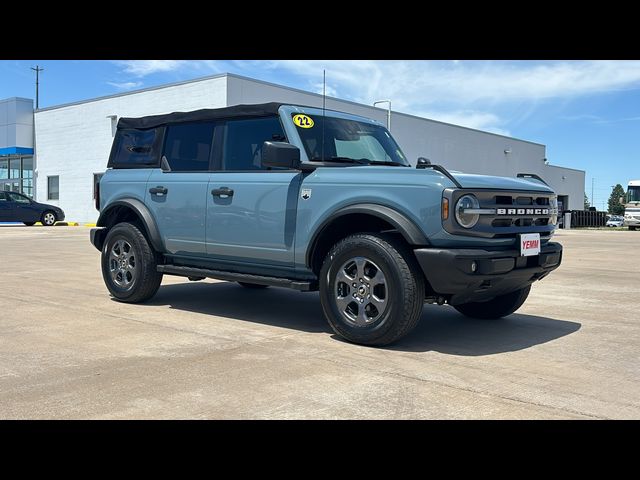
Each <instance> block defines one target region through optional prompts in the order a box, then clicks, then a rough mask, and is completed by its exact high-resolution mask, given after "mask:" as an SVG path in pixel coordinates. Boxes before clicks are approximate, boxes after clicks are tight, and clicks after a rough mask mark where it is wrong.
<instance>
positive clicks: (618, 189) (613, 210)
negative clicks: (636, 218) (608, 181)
mask: <svg viewBox="0 0 640 480" xmlns="http://www.w3.org/2000/svg"><path fill="white" fill-rule="evenodd" d="M623 196H624V188H622V185H620V184H619V183H618V184H617V185H616V186H615V187H613V190H612V191H611V195H610V196H609V213H610V214H612V215H623V214H624V205H622V204H621V203H620V197H623Z"/></svg>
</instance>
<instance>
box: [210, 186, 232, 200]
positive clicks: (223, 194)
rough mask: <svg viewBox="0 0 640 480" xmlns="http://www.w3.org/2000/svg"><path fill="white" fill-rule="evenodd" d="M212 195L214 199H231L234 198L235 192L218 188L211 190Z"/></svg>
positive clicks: (226, 188)
mask: <svg viewBox="0 0 640 480" xmlns="http://www.w3.org/2000/svg"><path fill="white" fill-rule="evenodd" d="M211 195H213V196H214V197H220V198H229V197H233V190H231V189H230V188H229V187H222V188H216V189H213V190H211Z"/></svg>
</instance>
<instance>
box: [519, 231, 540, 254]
mask: <svg viewBox="0 0 640 480" xmlns="http://www.w3.org/2000/svg"><path fill="white" fill-rule="evenodd" d="M518 239H519V241H520V256H521V257H531V256H534V255H540V234H539V233H521V234H520V235H519V238H518Z"/></svg>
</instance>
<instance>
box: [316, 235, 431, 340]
mask: <svg viewBox="0 0 640 480" xmlns="http://www.w3.org/2000/svg"><path fill="white" fill-rule="evenodd" d="M424 290H425V287H424V277H423V275H422V272H421V271H420V268H419V266H418V265H417V263H416V261H415V258H413V253H412V252H411V251H410V250H409V249H408V248H407V247H406V246H405V245H404V244H403V243H402V241H400V240H399V239H397V238H396V237H394V236H393V235H384V234H357V235H351V236H349V237H347V238H345V239H344V240H342V241H340V242H339V243H337V244H336V245H335V246H334V247H333V248H332V249H331V251H330V252H329V254H328V255H327V257H326V259H325V261H324V264H323V266H322V269H321V271H320V300H321V303H322V310H323V312H324V316H325V318H326V319H327V321H328V322H329V325H330V326H331V328H333V330H334V331H335V332H336V333H337V334H338V335H340V336H342V337H344V338H345V339H346V340H348V341H350V342H353V343H359V344H363V345H377V346H381V345H387V344H389V343H392V342H394V341H396V340H398V339H400V338H401V337H403V336H405V335H406V334H407V333H409V332H410V331H411V330H412V329H413V328H414V327H415V326H416V324H417V323H418V320H419V319H420V314H421V313H422V306H423V303H424Z"/></svg>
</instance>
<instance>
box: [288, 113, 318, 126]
mask: <svg viewBox="0 0 640 480" xmlns="http://www.w3.org/2000/svg"><path fill="white" fill-rule="evenodd" d="M293 123H295V124H296V126H297V127H300V128H311V127H313V119H312V118H311V117H307V116H306V115H302V114H298V115H294V116H293Z"/></svg>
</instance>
